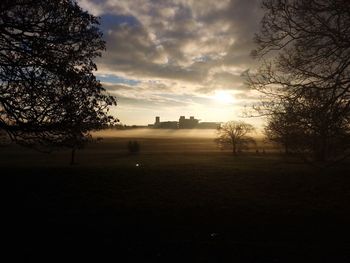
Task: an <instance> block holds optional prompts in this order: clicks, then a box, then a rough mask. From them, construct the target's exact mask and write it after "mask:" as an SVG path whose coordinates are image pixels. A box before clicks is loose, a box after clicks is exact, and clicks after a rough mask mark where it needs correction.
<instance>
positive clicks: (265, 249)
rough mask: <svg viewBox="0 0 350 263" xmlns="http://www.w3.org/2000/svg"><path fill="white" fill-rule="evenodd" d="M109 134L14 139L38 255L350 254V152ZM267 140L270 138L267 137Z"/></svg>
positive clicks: (14, 160) (163, 258) (263, 258)
mask: <svg viewBox="0 0 350 263" xmlns="http://www.w3.org/2000/svg"><path fill="white" fill-rule="evenodd" d="M128 140H129V138H127V137H123V138H113V137H108V138H106V139H104V140H103V141H102V142H100V143H94V144H91V145H89V146H88V147H87V148H86V149H84V150H80V151H78V153H77V162H78V164H77V165H74V166H70V165H68V163H69V158H70V156H69V152H66V151H61V152H56V153H53V154H48V155H47V154H41V153H37V152H34V151H31V150H28V149H23V148H19V147H17V146H16V147H13V146H11V147H3V148H1V152H0V165H1V167H2V168H1V169H2V171H3V172H4V173H2V174H3V178H5V179H6V180H9V182H10V185H13V186H14V191H15V193H16V195H15V196H20V197H21V198H20V204H18V205H20V207H22V209H20V215H19V217H18V218H20V220H19V221H20V222H19V223H18V229H19V235H20V238H19V239H18V240H19V241H18V242H19V243H20V247H21V252H24V254H25V257H26V258H27V259H28V260H29V259H40V258H41V259H47V261H48V262H50V261H55V260H66V259H75V260H77V261H78V260H79V261H81V260H84V259H95V260H96V261H99V262H102V261H104V260H103V259H106V258H107V257H112V258H114V261H117V262H135V261H137V262H181V261H189V262H350V227H349V222H350V206H349V201H350V173H349V170H350V169H349V163H344V164H342V165H340V166H338V167H332V168H322V169H321V168H317V167H311V166H308V165H306V164H304V163H302V162H301V161H299V160H297V159H291V158H289V159H286V158H285V157H283V156H282V155H279V154H276V153H275V152H274V151H272V150H271V151H270V150H269V149H268V148H266V149H267V151H266V152H267V153H266V154H256V153H255V151H252V152H250V153H245V154H242V155H241V156H232V155H231V154H230V153H229V152H225V151H220V150H219V149H218V148H217V147H216V145H215V144H214V143H213V140H212V138H194V137H191V138H187V137H186V138H185V137H184V138H180V137H174V138H171V137H167V138H150V137H148V138H143V139H142V138H141V139H140V138H138V141H139V142H140V144H141V152H140V153H139V154H137V155H130V154H129V153H128V152H127V150H126V144H127V141H128ZM264 147H265V146H264Z"/></svg>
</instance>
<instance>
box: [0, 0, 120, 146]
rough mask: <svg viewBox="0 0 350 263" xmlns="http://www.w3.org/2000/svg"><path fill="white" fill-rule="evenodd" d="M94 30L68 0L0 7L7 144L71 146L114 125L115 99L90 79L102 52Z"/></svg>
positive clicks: (0, 81)
mask: <svg viewBox="0 0 350 263" xmlns="http://www.w3.org/2000/svg"><path fill="white" fill-rule="evenodd" d="M97 26H98V19H97V18H96V17H94V16H92V15H90V14H88V13H87V12H85V11H83V10H82V9H81V8H80V7H79V6H78V5H77V4H76V3H75V1H73V0H58V1H51V0H38V1H32V0H11V1H9V0H3V1H1V3H0V47H1V51H0V129H2V130H5V131H6V132H7V133H8V135H9V136H10V138H11V139H12V140H14V141H16V142H17V143H20V144H23V145H26V146H31V147H36V148H38V149H44V148H45V149H46V148H47V147H48V146H50V147H55V146H59V147H61V146H69V147H74V146H73V145H77V144H80V143H81V142H82V141H85V140H84V139H83V138H84V137H85V136H87V135H88V132H89V131H90V130H93V129H100V128H102V127H104V126H105V125H107V124H109V123H111V122H113V121H115V119H114V118H113V117H112V116H110V115H109V114H108V108H109V107H110V106H112V105H116V101H115V98H114V97H112V96H110V95H108V94H106V93H105V90H104V88H103V87H102V86H101V84H100V83H99V81H97V80H96V78H95V76H94V75H93V71H94V70H96V65H95V63H94V62H93V59H94V58H96V57H98V56H100V55H101V51H103V50H104V49H105V43H104V41H103V40H102V33H101V32H100V31H99V29H98V27H97ZM73 142H74V143H73Z"/></svg>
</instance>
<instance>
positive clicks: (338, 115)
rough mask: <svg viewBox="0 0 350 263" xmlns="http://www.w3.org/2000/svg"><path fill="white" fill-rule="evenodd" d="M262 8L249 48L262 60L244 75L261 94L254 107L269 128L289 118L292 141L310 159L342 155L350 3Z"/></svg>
mask: <svg viewBox="0 0 350 263" xmlns="http://www.w3.org/2000/svg"><path fill="white" fill-rule="evenodd" d="M263 8H264V10H265V16H264V18H263V19H262V21H261V30H260V32H259V34H257V35H256V38H255V41H256V43H257V47H258V48H257V50H255V51H254V52H253V55H254V56H256V57H257V58H259V59H261V60H262V65H261V67H260V68H259V69H258V71H257V73H256V74H250V75H248V83H249V85H250V86H251V88H253V89H256V90H258V91H260V92H261V93H262V94H263V102H262V103H261V104H260V105H259V106H258V107H256V109H257V110H258V112H259V114H262V115H267V116H270V117H269V124H268V127H270V128H273V127H275V124H276V121H277V120H278V121H282V119H283V118H284V119H285V120H284V121H286V120H288V119H293V120H294V125H295V126H298V134H299V135H301V136H299V137H296V138H298V141H296V142H297V143H293V146H295V147H297V148H298V149H299V150H302V151H304V152H305V153H311V154H312V155H313V156H314V159H317V160H320V161H323V160H326V159H332V158H337V157H340V158H342V156H343V155H344V154H346V152H347V149H348V148H349V146H350V144H349V141H350V140H349V135H350V126H349V120H350V92H349V91H350V52H349V50H350V41H349V39H350V31H349V26H350V13H349V12H348V11H347V10H349V8H350V2H349V1H339V0H320V1H315V0H311V1H310V0H292V1H290V0H279V1H276V0H265V1H264V2H263ZM291 105H292V107H290V106H291ZM286 109H290V110H289V111H286ZM288 115H290V116H288ZM281 118H282V119H281ZM291 124H292V123H289V124H288V123H287V124H286V125H287V126H288V125H291ZM276 131H277V130H275V132H276ZM293 132H294V131H293ZM340 138H342V139H341V140H343V143H342V144H339V140H340ZM301 139H302V140H301Z"/></svg>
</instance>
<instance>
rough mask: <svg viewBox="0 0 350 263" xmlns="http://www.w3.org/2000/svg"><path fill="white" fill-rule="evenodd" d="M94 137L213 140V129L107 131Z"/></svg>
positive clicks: (95, 134) (95, 133) (97, 133)
mask: <svg viewBox="0 0 350 263" xmlns="http://www.w3.org/2000/svg"><path fill="white" fill-rule="evenodd" d="M92 135H93V136H94V137H104V138H113V137H115V138H183V137H188V138H209V139H210V138H215V137H216V130H215V129H181V130H174V129H147V128H145V129H129V130H116V129H107V130H102V131H98V132H93V134H92Z"/></svg>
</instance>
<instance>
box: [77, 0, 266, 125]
mask: <svg viewBox="0 0 350 263" xmlns="http://www.w3.org/2000/svg"><path fill="white" fill-rule="evenodd" d="M78 3H79V5H80V6H81V7H82V8H83V9H84V10H87V11H89V12H90V13H92V14H94V15H96V16H99V17H100V19H101V20H100V22H101V30H102V32H103V35H104V39H105V41H106V48H107V50H106V52H104V53H103V55H102V57H101V58H99V59H97V60H96V63H97V67H98V71H97V72H96V76H97V78H98V79H100V81H101V82H102V84H103V86H104V87H105V88H106V90H107V91H108V92H109V93H110V94H112V95H115V96H116V98H117V101H118V106H117V107H115V108H113V109H112V112H113V114H115V115H116V116H117V117H118V118H119V119H120V121H121V123H123V124H127V125H131V124H137V125H147V124H150V123H154V118H155V116H160V119H161V121H167V120H178V118H179V116H180V115H185V116H186V117H189V116H195V117H196V118H198V119H200V120H201V121H222V122H225V121H229V120H244V121H246V122H249V123H253V124H256V125H258V126H259V125H260V124H261V120H257V119H252V118H245V117H244V109H245V108H246V107H249V106H250V105H252V104H254V103H256V102H257V101H258V98H259V95H258V94H256V93H255V92H254V91H252V90H249V88H248V87H247V86H246V85H245V84H244V79H243V78H242V73H244V72H245V71H247V70H252V69H254V68H255V67H256V64H257V61H255V60H254V59H253V58H252V57H251V56H250V53H251V51H252V50H253V49H254V47H255V46H254V43H253V38H254V33H256V32H257V31H258V30H259V23H260V20H261V17H262V11H261V9H260V0H219V1H212V0H78Z"/></svg>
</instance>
